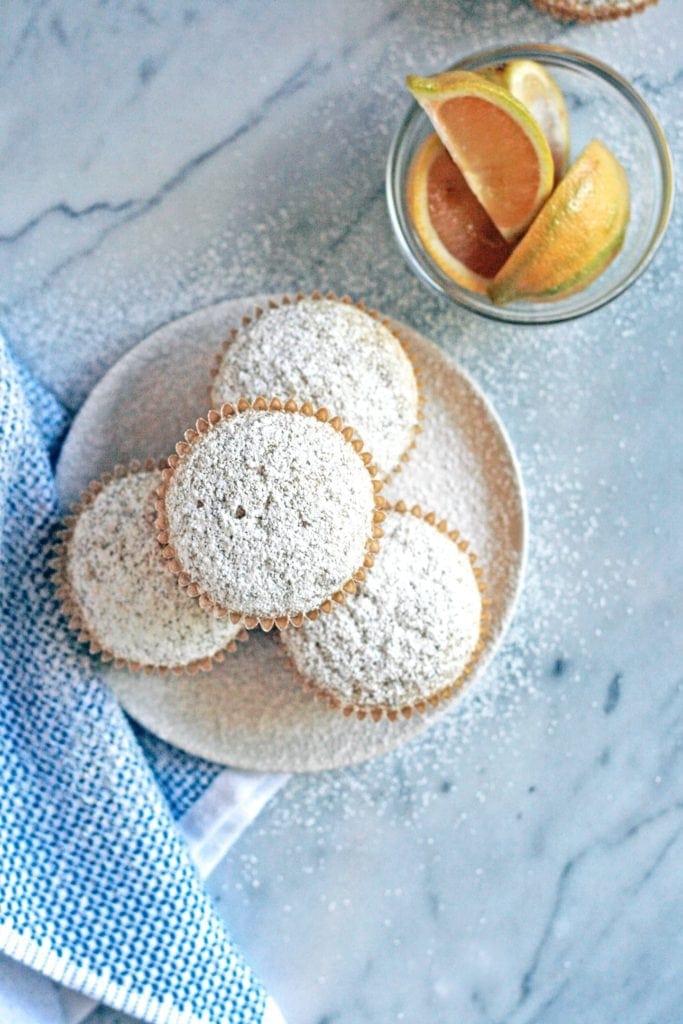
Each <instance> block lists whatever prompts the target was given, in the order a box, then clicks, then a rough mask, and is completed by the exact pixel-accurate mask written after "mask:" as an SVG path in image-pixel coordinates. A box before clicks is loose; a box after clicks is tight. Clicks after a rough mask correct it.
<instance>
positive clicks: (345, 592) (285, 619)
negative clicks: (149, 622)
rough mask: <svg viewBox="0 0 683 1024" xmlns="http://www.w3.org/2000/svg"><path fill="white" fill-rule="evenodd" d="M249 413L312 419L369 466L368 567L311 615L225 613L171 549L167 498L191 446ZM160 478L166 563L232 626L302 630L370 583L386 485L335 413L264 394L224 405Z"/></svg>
mask: <svg viewBox="0 0 683 1024" xmlns="http://www.w3.org/2000/svg"><path fill="white" fill-rule="evenodd" d="M250 409H253V410H256V411H257V412H285V413H288V414H290V415H292V416H312V417H315V419H317V420H319V421H320V422H322V423H328V424H329V426H330V428H331V429H332V430H335V431H337V433H339V434H340V435H341V437H342V438H343V439H344V440H345V441H346V443H347V444H349V445H351V447H352V448H353V449H354V451H355V452H356V453H357V454H358V457H359V458H360V459H361V461H362V462H363V463H364V465H365V467H366V469H367V471H368V474H369V476H370V478H371V482H372V487H373V490H374V503H375V507H374V512H373V516H372V531H371V533H370V536H369V537H368V538H367V540H366V542H365V556H364V559H363V564H362V565H360V566H359V567H358V569H356V571H355V572H354V573H353V575H352V576H351V577H349V579H348V580H347V581H346V582H345V583H344V584H343V585H342V586H341V588H340V589H339V590H336V591H335V592H334V593H333V594H330V596H329V598H326V599H325V600H324V601H323V602H322V603H321V604H320V605H318V607H317V608H311V609H308V610H306V611H299V612H289V613H287V614H286V615H281V616H277V617H273V618H269V617H268V618H267V617H265V616H258V615H249V613H248V612H239V611H233V610H231V609H229V608H224V607H223V606H222V605H220V604H219V603H218V602H217V601H215V600H214V599H213V598H212V597H211V596H210V594H207V593H206V591H205V590H204V589H203V588H202V586H201V584H200V583H198V582H197V581H196V580H193V579H192V577H191V576H190V575H189V574H188V573H187V572H186V571H185V570H184V569H183V566H182V564H181V563H180V561H179V559H178V556H177V553H176V551H175V548H174V547H173V545H172V544H171V538H170V534H169V526H168V520H167V518H166V500H165V499H166V491H167V488H168V485H169V483H170V481H171V480H172V478H173V474H174V473H175V471H176V468H177V467H178V466H179V465H180V463H181V462H182V460H183V459H184V458H186V456H187V455H188V454H189V452H190V451H191V450H192V446H193V445H195V444H197V443H198V442H199V441H201V438H202V436H203V435H204V434H208V433H209V432H210V431H211V430H213V428H214V427H215V426H216V425H217V424H218V423H220V422H221V421H222V420H227V419H230V417H231V416H239V415H241V414H242V413H244V412H247V411H248V410H250ZM161 478H162V479H161V484H160V486H159V487H158V489H157V496H158V498H157V502H156V509H157V518H156V527H157V530H158V533H157V540H158V541H159V544H160V545H161V548H162V554H163V557H164V558H165V559H166V564H167V566H168V568H169V569H170V571H171V572H172V573H174V574H175V575H176V576H177V579H178V583H179V585H180V586H181V587H183V588H184V589H185V590H187V593H188V594H189V595H190V596H191V597H196V598H197V600H198V601H199V604H200V605H201V607H202V608H205V609H207V610H209V609H210V610H211V611H213V613H214V614H215V615H217V616H219V618H224V617H225V616H226V615H229V616H230V620H231V622H234V623H238V622H239V623H241V624H242V625H243V626H245V627H246V629H255V628H256V627H257V626H260V627H261V629H263V630H265V631H266V632H268V631H269V630H271V629H272V628H273V626H275V627H276V629H286V628H287V627H288V626H297V627H298V626H302V625H303V624H304V621H305V620H306V619H311V620H314V619H317V618H318V615H319V614H320V612H331V611H332V610H333V609H334V607H335V605H336V604H343V603H344V601H346V599H347V597H348V596H349V594H355V592H356V587H357V584H358V583H360V582H361V581H362V580H364V579H365V574H366V570H367V569H370V568H372V565H373V563H374V556H375V555H376V554H377V552H378V551H379V540H380V539H381V537H382V536H383V531H382V527H381V525H380V524H381V523H382V522H383V520H384V518H385V514H384V511H383V510H384V508H385V506H386V502H385V501H384V499H383V498H382V497H381V495H380V491H381V490H382V487H383V486H384V483H383V481H382V480H381V479H379V477H378V476H377V466H376V465H374V463H373V461H372V455H371V454H370V452H367V451H365V449H364V447H363V442H362V441H361V439H360V438H359V437H358V436H357V435H356V433H355V432H354V430H353V427H347V426H345V425H344V424H343V423H342V421H341V419H340V418H339V417H338V416H330V413H329V412H328V410H327V409H325V408H324V407H321V408H319V409H315V408H314V407H313V406H312V405H311V403H310V402H302V403H301V404H299V403H298V402H295V401H294V399H292V398H290V399H288V400H287V401H282V400H281V399H280V398H264V397H263V395H259V396H258V397H257V398H254V399H253V400H251V399H248V398H245V397H244V396H242V397H241V398H239V399H238V400H237V402H235V403H232V402H224V403H223V405H222V406H221V408H220V409H210V410H209V412H208V413H207V414H206V418H204V417H200V418H199V419H198V420H197V422H196V423H195V426H194V429H192V428H191V429H190V430H186V431H185V440H184V441H179V442H178V443H177V444H176V454H175V455H169V457H168V460H167V465H166V468H165V469H164V470H162V473H161Z"/></svg>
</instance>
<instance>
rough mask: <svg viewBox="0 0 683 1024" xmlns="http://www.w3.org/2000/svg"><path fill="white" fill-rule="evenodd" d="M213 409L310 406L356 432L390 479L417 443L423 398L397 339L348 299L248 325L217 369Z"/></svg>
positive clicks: (261, 313) (272, 312)
mask: <svg viewBox="0 0 683 1024" xmlns="http://www.w3.org/2000/svg"><path fill="white" fill-rule="evenodd" d="M213 373H214V379H213V384H212V386H211V390H210V395H211V403H212V405H213V406H214V407H215V408H219V407H220V405H221V404H222V403H223V402H232V401H234V400H235V399H236V398H237V397H238V396H239V395H243V394H246V395H261V394H268V395H278V396H279V397H280V398H283V399H287V398H293V399H301V398H302V397H305V398H307V399H308V400H309V401H310V402H311V403H312V404H313V405H322V406H327V408H329V409H334V411H335V413H336V414H337V415H338V416H340V417H341V419H342V420H343V421H344V422H345V423H351V424H353V426H354V428H355V430H357V431H358V434H359V436H360V437H361V438H362V439H363V443H364V444H365V445H366V446H367V448H368V449H369V450H370V451H371V452H372V454H373V457H374V459H375V461H376V463H377V466H378V467H379V472H380V475H381V476H384V477H386V476H387V475H388V474H389V473H391V472H392V471H395V470H396V469H397V468H398V467H400V465H401V463H402V461H405V460H406V459H407V458H408V453H409V451H410V449H411V448H412V447H413V445H414V443H415V436H416V433H417V430H418V419H419V415H420V406H421V395H420V392H419V389H418V384H417V379H416V373H415V370H414V367H413V365H412V363H411V360H410V357H409V356H408V354H407V351H406V349H405V347H404V343H403V342H402V340H401V339H400V338H399V336H398V335H397V334H396V333H395V332H394V331H393V330H392V328H391V327H390V326H389V321H387V320H383V319H382V318H381V317H380V316H379V314H378V313H375V312H370V311H368V310H366V309H365V308H364V306H362V305H354V304H353V303H352V302H351V299H349V298H343V299H336V298H335V297H334V296H327V297H323V296H321V295H320V293H318V292H315V293H313V295H311V296H310V297H306V296H303V295H298V296H297V297H296V299H294V300H290V299H289V298H285V299H283V300H282V304H281V305H276V304H275V303H270V305H269V308H268V309H266V310H262V309H256V310H255V311H254V314H253V315H252V317H245V319H244V320H243V321H242V326H241V327H240V328H238V329H236V330H233V331H232V332H231V334H230V337H229V338H228V339H227V340H226V341H225V342H224V345H223V351H222V352H221V353H220V355H219V356H218V358H217V361H216V365H215V366H214V371H213Z"/></svg>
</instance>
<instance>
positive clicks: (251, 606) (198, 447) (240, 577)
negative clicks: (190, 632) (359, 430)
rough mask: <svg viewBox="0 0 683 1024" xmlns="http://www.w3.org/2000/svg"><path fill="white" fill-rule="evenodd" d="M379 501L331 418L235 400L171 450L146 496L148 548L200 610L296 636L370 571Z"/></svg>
mask: <svg viewBox="0 0 683 1024" xmlns="http://www.w3.org/2000/svg"><path fill="white" fill-rule="evenodd" d="M381 489H382V481H381V480H380V479H379V477H378V471H377V466H376V465H375V464H374V463H373V459H372V455H371V454H370V453H369V452H368V451H366V450H365V448H364V445H363V442H362V440H361V439H360V438H359V437H358V436H357V434H356V433H355V431H354V429H353V427H350V426H347V425H345V424H344V423H343V422H342V420H341V419H340V417H339V416H337V415H334V414H332V413H331V412H329V411H328V410H327V409H326V408H324V407H321V408H315V407H314V406H313V405H312V404H311V403H310V402H308V401H304V402H302V403H301V404H299V403H298V402H296V401H294V400H293V399H288V400H284V399H281V398H278V397H274V398H265V397H262V396H260V397H257V398H255V399H253V400H250V399H248V398H245V397H242V398H240V399H239V400H238V401H237V402H235V403H231V402H226V403H224V404H223V405H222V406H221V407H220V409H212V410H211V411H210V412H208V413H207V415H206V417H201V418H200V419H198V420H197V422H196V424H195V426H194V428H192V429H190V430H188V431H186V432H185V440H184V441H180V442H178V444H177V445H176V454H175V455H171V456H170V457H169V459H168V466H167V468H166V469H164V470H163V471H162V480H161V483H160V486H159V488H158V491H157V501H156V509H157V520H156V526H157V531H158V534H157V539H158V542H159V544H160V545H161V546H162V554H163V557H164V559H165V563H166V566H167V567H168V569H169V570H170V571H171V572H172V573H174V574H175V576H176V579H177V582H178V584H179V585H180V587H181V588H183V589H184V590H186V591H187V593H188V594H189V595H190V596H191V597H194V598H196V599H197V600H198V602H199V604H200V605H201V607H202V608H204V609H206V610H212V611H213V612H214V613H215V614H216V615H218V616H220V617H226V616H228V617H230V619H231V620H232V621H233V622H234V623H241V624H243V625H244V626H246V628H247V629H253V628H255V627H256V626H261V627H262V628H263V629H265V630H269V629H272V628H273V626H275V627H276V628H278V629H284V628H285V627H287V626H289V625H293V626H301V625H302V624H303V622H304V620H305V619H309V620H312V619H315V618H317V617H318V615H319V614H320V612H331V611H332V610H334V609H335V608H336V607H337V606H338V605H341V604H343V603H344V601H345V600H346V598H347V597H348V596H349V595H350V594H353V593H355V590H356V587H357V585H358V583H360V582H362V581H363V580H364V579H365V576H366V572H368V570H370V569H371V568H372V566H373V563H374V558H375V555H376V554H377V552H378V550H379V542H380V539H381V537H382V527H381V523H382V521H383V519H384V511H383V504H384V502H383V499H382V498H381V495H380V491H381Z"/></svg>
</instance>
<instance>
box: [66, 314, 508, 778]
mask: <svg viewBox="0 0 683 1024" xmlns="http://www.w3.org/2000/svg"><path fill="white" fill-rule="evenodd" d="M274 298H276V299H277V296H274ZM263 302H267V298H266V299H263V298H258V299H239V300H230V301H228V302H222V303H220V304H219V305H216V306H210V307H208V308H206V309H201V310H198V311H197V312H195V313H192V314H191V315H189V316H186V317H183V318H182V319H179V320H175V321H173V322H172V323H170V324H167V325H166V326H165V327H162V328H161V329H159V330H157V331H155V332H154V334H151V335H150V336H149V337H148V338H146V339H145V340H144V341H142V342H140V344H139V345H137V346H136V348H134V349H132V351H130V352H128V353H127V354H126V355H125V356H124V357H123V358H122V359H121V360H120V361H119V362H118V363H117V364H116V365H115V366H113V367H112V368H111V369H110V370H109V372H108V373H107V374H106V375H105V376H104V377H103V378H102V380H101V381H100V382H99V384H98V385H97V386H96V387H95V388H94V390H93V391H92V393H91V394H90V396H89V398H88V399H87V401H86V402H85V404H84V405H83V407H82V408H81V410H80V412H79V414H78V416H77V417H76V419H75V421H74V423H73V425H72V427H71V430H70V432H69V435H68V437H67V439H66V442H65V444H64V446H63V448H62V453H61V458H60V461H59V466H58V470H57V482H58V488H59V494H60V500H61V502H62V505H63V507H64V509H66V508H67V507H68V506H69V505H70V504H71V503H72V502H73V501H76V500H77V499H78V497H79V496H80V494H81V492H82V491H83V490H84V489H85V487H86V486H87V484H88V483H89V482H90V480H92V479H94V478H96V477H98V476H100V475H101V474H102V473H103V472H105V471H106V470H109V469H112V468H113V466H114V465H115V464H116V463H117V462H122V463H125V462H128V461H129V460H130V459H133V458H138V459H144V458H146V457H147V456H154V457H158V456H163V455H168V454H169V453H171V452H173V450H174V445H175V442H176V441H177V440H179V439H180V438H182V435H183V432H184V431H185V430H186V429H187V428H188V427H189V426H191V425H193V424H194V421H195V420H196V419H197V417H198V416H200V415H204V414H205V413H206V411H207V409H208V384H209V369H210V367H211V364H212V360H213V358H214V355H215V353H216V352H217V350H218V349H219V347H220V343H221V341H222V340H223V338H224V337H225V336H226V335H227V333H228V331H229V330H230V328H231V327H235V326H237V325H238V324H239V322H240V319H241V317H242V316H244V315H246V314H248V313H249V312H250V311H251V310H252V309H253V308H254V306H255V305H256V304H257V303H258V304H262V303H263ZM396 327H397V329H398V330H399V331H400V332H401V333H402V334H403V336H404V337H405V338H406V339H407V340H408V342H409V343H410V345H411V348H412V350H413V354H414V357H415V361H416V363H417V364H418V365H419V366H420V367H421V368H422V370H423V373H424V381H425V396H426V406H425V421H424V425H423V427H424V429H423V432H422V433H421V434H420V436H419V440H418V444H417V448H416V450H415V451H414V453H413V457H412V459H411V461H410V462H409V463H408V464H407V465H406V467H405V468H404V470H403V472H402V473H400V474H399V475H398V476H397V477H396V478H395V479H394V480H393V481H392V482H391V484H390V485H389V486H388V487H387V488H386V490H385V492H384V493H385V494H386V497H387V498H388V499H389V500H393V501H397V500H398V499H399V498H402V499H403V500H404V501H406V502H407V503H408V504H409V505H413V504H415V503H418V504H420V505H421V506H422V508H423V509H424V510H425V511H428V510H433V511H435V512H437V513H438V515H439V516H440V517H445V518H446V519H448V522H449V525H451V526H453V527H456V528H457V529H458V530H460V532H461V533H462V534H463V536H464V537H466V538H468V539H469V540H470V542H471V544H472V547H473V549H474V550H475V551H476V553H477V555H478V557H479V560H480V563H481V565H482V567H483V569H484V572H485V574H486V579H487V582H488V585H489V591H488V594H489V597H490V598H491V601H492V605H491V614H492V630H491V633H490V636H489V639H488V641H487V644H486V648H485V650H484V652H483V655H482V657H481V659H480V661H479V663H478V668H477V670H476V672H475V673H474V674H473V675H472V677H471V679H470V681H469V683H468V689H469V687H471V686H473V685H476V681H477V678H478V677H480V676H481V674H482V672H483V671H484V669H485V667H486V664H487V663H488V662H489V661H490V659H491V657H492V656H493V653H494V651H495V649H496V647H497V646H498V644H499V643H500V641H501V638H502V636H503V634H504V632H505V630H506V628H507V625H508V623H509V621H510V617H511V614H512V611H513V607H514V604H515V601H516V599H517V595H518V593H519V589H520V584H521V581H522V575H523V571H524V560H525V547H526V533H527V526H526V513H525V505H524V496H523V491H522V483H521V479H520V474H519V469H518V466H517V463H516V460H515V457H514V454H513V452H512V449H511V447H510V442H509V440H508V438H507V436H506V434H505V431H504V430H503V428H502V426H501V424H500V422H499V420H498V418H497V417H496V415H495V413H494V412H493V410H492V409H491V407H490V405H489V404H488V403H487V401H486V399H485V398H484V397H483V395H482V394H481V392H480V391H479V390H478V388H477V387H476V386H475V385H474V384H473V383H472V381H471V380H470V379H469V378H468V377H467V376H466V375H465V374H464V373H463V371H462V370H460V369H459V368H458V367H457V366H456V365H455V364H454V363H453V362H452V361H451V360H450V359H448V358H447V357H446V355H444V353H443V352H442V351H441V350H440V349H438V348H437V347H436V346H435V345H433V344H432V343H431V342H429V341H427V340H426V339H425V338H423V337H421V336H420V335H418V334H416V333H415V332H414V331H412V330H410V329H409V328H407V327H405V326H404V325H402V324H396ZM279 650H280V645H279V643H278V641H277V637H276V636H275V635H273V634H268V635H266V634H261V633H258V632H254V633H252V634H251V635H250V637H249V640H248V641H247V642H246V643H244V644H240V645H239V647H238V651H237V653H235V654H234V655H231V656H228V657H226V659H225V661H224V663H223V664H222V665H219V666H216V667H215V668H214V670H213V671H212V672H210V673H207V674H206V675H199V676H192V677H186V678H185V677H176V676H163V677H155V676H145V675H141V674H134V673H130V672H126V671H120V670H115V669H111V668H106V669H105V667H104V666H103V667H102V669H103V675H104V676H105V678H106V679H107V681H108V682H109V684H110V685H111V687H112V688H113V690H114V692H115V693H116V695H117V697H118V699H119V700H120V702H121V704H122V705H123V707H124V708H125V709H126V711H127V712H128V713H129V714H130V715H131V716H132V717H133V718H135V719H136V720H137V721H139V722H141V723H142V725H144V726H145V727H146V728H147V729H149V730H150V731H151V732H153V733H156V735H157V736H160V737H162V739H165V740H168V742H169V743H173V744H175V745H176V746H178V747H182V748H183V749H184V750H187V751H189V752H190V753H192V754H197V755H199V756H201V757H205V758H207V759H208V760H211V761H217V762H219V763H221V764H226V765H231V766H233V767H236V768H242V769H252V770H256V771H319V770H322V769H327V768H339V767H343V766H345V765H349V764H354V763H356V762H359V761H364V760H367V759H368V758H371V757H375V756H377V755H379V754H382V753H384V752H386V751H388V750H391V749H392V748H394V747H396V746H398V745H399V744H402V743H404V742H406V740H409V739H410V738H411V737H413V736H415V735H416V734H417V733H419V732H420V731H422V730H423V729H424V728H426V727H427V726H428V725H429V724H430V723H431V722H433V721H434V720H435V719H436V718H437V717H439V716H441V715H443V714H445V713H447V712H448V708H449V706H452V703H453V701H451V703H450V705H449V704H441V705H439V706H438V707H437V708H436V709H433V710H430V711H429V712H428V713H426V714H424V715H418V714H416V715H413V717H411V718H409V719H402V720H400V721H397V722H389V721H388V720H387V719H382V720H381V721H379V722H374V721H372V720H367V719H366V720H364V721H358V720H356V719H353V718H345V717H344V716H343V715H342V714H341V713H340V712H338V711H337V712H335V711H333V710H331V709H330V708H329V707H328V706H327V705H326V704H325V703H323V702H321V701H318V700H316V699H315V698H314V697H313V696H311V695H310V694H308V693H304V692H302V691H301V689H300V687H299V686H297V684H296V682H295V681H294V679H293V678H292V676H291V674H290V673H289V671H288V669H287V667H286V665H285V663H284V661H283V659H282V658H281V657H280V656H279ZM457 699H458V698H457V696H456V697H455V698H453V700H457Z"/></svg>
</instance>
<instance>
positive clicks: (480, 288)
mask: <svg viewBox="0 0 683 1024" xmlns="http://www.w3.org/2000/svg"><path fill="white" fill-rule="evenodd" d="M407 202H408V211H409V213H410V217H411V220H412V222H413V225H414V227H415V230H416V231H417V233H418V235H419V236H420V241H421V242H422V244H423V245H424V247H425V249H426V250H427V252H428V253H429V255H430V256H431V258H432V259H433V260H434V262H435V263H436V264H437V266H439V267H440V268H441V270H443V272H444V274H446V275H447V276H448V277H450V278H452V280H454V281H457V282H458V284H461V285H462V286H463V287H464V288H469V289H470V291H475V292H482V293H485V292H486V289H487V286H488V285H489V284H490V283H491V280H492V279H493V278H494V277H495V275H496V273H497V272H498V271H499V270H500V268H501V267H502V266H503V264H504V263H505V261H506V259H507V258H508V256H509V255H510V253H511V252H512V246H511V245H510V243H509V242H507V241H506V240H505V239H504V238H503V236H502V235H501V233H500V231H499V230H498V228H497V227H496V225H495V224H494V223H493V221H492V220H491V218H490V217H489V215H488V213H487V212H486V210H485V209H484V207H483V206H482V205H481V203H480V202H479V200H478V199H477V197H476V196H475V195H474V193H473V192H472V191H471V189H470V188H469V186H468V184H467V182H466V181H465V179H464V177H463V176H462V174H461V172H460V170H459V168H458V166H457V164H455V163H453V161H452V160H451V158H450V156H449V155H448V152H447V150H446V148H445V146H444V145H443V143H442V142H441V140H440V139H439V137H438V136H437V135H430V136H428V138H426V139H425V141H424V142H423V143H422V145H421V146H420V149H419V150H418V152H417V154H416V156H415V158H414V160H413V162H412V164H411V167H410V174H409V176H408V189H407Z"/></svg>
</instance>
